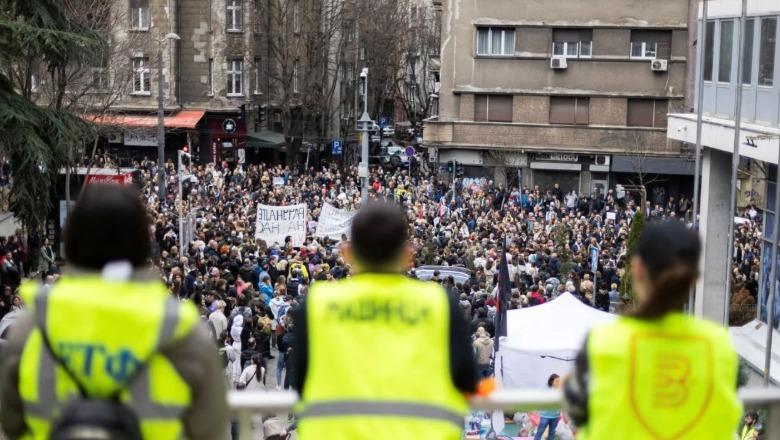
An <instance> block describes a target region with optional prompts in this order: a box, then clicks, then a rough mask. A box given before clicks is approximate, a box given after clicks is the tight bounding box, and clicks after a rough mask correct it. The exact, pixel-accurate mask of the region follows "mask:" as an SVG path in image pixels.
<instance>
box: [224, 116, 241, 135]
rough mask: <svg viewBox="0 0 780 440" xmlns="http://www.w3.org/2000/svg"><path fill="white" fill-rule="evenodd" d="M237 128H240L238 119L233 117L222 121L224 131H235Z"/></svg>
mask: <svg viewBox="0 0 780 440" xmlns="http://www.w3.org/2000/svg"><path fill="white" fill-rule="evenodd" d="M236 128H238V125H237V124H236V121H234V120H232V119H225V120H224V121H222V131H224V132H225V133H235V132H236Z"/></svg>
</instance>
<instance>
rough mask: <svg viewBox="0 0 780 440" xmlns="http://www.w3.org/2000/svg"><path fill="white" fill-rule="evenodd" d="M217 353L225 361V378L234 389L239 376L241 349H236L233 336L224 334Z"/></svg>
mask: <svg viewBox="0 0 780 440" xmlns="http://www.w3.org/2000/svg"><path fill="white" fill-rule="evenodd" d="M219 354H220V356H221V357H222V358H223V359H224V360H225V361H227V365H225V379H226V381H227V384H228V387H229V388H230V389H235V388H236V384H237V383H238V379H239V377H240V376H241V351H240V350H237V349H236V347H235V344H234V342H233V338H232V337H230V335H228V334H225V337H224V339H223V345H222V347H221V348H220V349H219Z"/></svg>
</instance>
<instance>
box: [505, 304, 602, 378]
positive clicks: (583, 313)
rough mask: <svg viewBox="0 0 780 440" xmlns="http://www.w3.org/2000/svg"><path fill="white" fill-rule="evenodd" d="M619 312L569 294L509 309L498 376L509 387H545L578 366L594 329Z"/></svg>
mask: <svg viewBox="0 0 780 440" xmlns="http://www.w3.org/2000/svg"><path fill="white" fill-rule="evenodd" d="M615 318H616V316H615V315H612V314H609V313H606V312H602V311H600V310H596V309H594V308H592V307H588V306H587V305H585V304H583V303H582V302H581V301H580V300H578V299H577V298H575V297H574V296H572V295H571V294H569V293H564V294H563V295H561V296H559V297H558V298H556V299H554V300H552V301H550V302H548V303H545V304H542V305H539V306H535V307H528V308H525V309H519V310H510V311H508V312H507V336H506V337H502V338H501V341H500V351H499V362H498V369H497V376H498V377H499V380H500V381H501V382H502V383H503V385H504V387H505V388H544V387H546V386H547V378H548V377H550V375H551V374H553V373H557V374H558V375H560V376H561V377H563V376H564V375H566V374H567V373H569V372H570V371H571V369H572V367H573V366H574V360H575V359H576V357H577V353H578V352H579V351H580V349H582V346H583V344H584V342H585V337H586V336H587V334H588V331H589V330H590V328H591V327H592V326H594V325H596V324H600V323H608V322H611V321H613V320H614V319H615Z"/></svg>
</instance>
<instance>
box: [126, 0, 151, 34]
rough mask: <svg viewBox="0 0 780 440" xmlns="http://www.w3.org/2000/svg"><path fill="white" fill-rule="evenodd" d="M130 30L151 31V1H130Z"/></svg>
mask: <svg viewBox="0 0 780 440" xmlns="http://www.w3.org/2000/svg"><path fill="white" fill-rule="evenodd" d="M130 29H132V30H134V31H148V30H149V0H130Z"/></svg>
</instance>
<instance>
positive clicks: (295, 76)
mask: <svg viewBox="0 0 780 440" xmlns="http://www.w3.org/2000/svg"><path fill="white" fill-rule="evenodd" d="M292 86H293V93H298V60H295V61H294V62H293V74H292Z"/></svg>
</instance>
